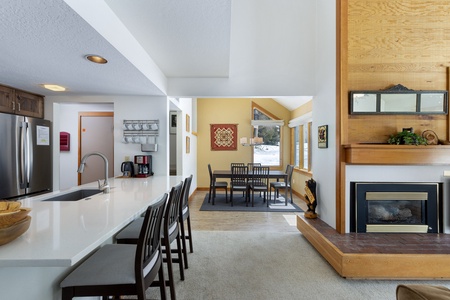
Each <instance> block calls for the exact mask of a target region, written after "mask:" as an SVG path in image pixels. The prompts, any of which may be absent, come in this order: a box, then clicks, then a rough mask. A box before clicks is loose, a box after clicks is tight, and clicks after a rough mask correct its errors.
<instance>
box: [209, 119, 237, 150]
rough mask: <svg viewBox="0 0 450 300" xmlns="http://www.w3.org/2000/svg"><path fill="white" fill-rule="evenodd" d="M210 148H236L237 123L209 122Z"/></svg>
mask: <svg viewBox="0 0 450 300" xmlns="http://www.w3.org/2000/svg"><path fill="white" fill-rule="evenodd" d="M210 131H211V150H213V151H222V150H237V136H238V135H237V124H211V129H210Z"/></svg>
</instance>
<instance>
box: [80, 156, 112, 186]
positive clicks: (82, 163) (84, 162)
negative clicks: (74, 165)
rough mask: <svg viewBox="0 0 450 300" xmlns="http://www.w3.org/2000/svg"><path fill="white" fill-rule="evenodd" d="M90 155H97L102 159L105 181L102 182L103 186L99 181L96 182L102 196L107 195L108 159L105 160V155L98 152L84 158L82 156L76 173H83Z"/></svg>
mask: <svg viewBox="0 0 450 300" xmlns="http://www.w3.org/2000/svg"><path fill="white" fill-rule="evenodd" d="M91 155H98V156H100V157H101V158H103V161H104V162H105V181H104V182H103V184H101V183H100V180H98V189H99V190H101V191H103V193H104V194H108V193H109V181H108V159H107V158H106V156H105V155H103V154H102V153H100V152H92V153H88V154H86V155H85V156H83V158H82V159H81V163H80V166H79V167H78V171H77V172H78V173H83V172H84V166H85V165H86V160H87V159H88V157H89V156H91Z"/></svg>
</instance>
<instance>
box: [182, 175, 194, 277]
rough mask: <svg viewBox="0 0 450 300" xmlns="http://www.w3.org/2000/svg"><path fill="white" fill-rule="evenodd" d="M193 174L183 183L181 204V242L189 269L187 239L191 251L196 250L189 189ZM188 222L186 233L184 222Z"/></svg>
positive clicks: (185, 264) (185, 263) (186, 266)
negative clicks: (193, 238)
mask: <svg viewBox="0 0 450 300" xmlns="http://www.w3.org/2000/svg"><path fill="white" fill-rule="evenodd" d="M192 177H193V175H192V174H191V175H190V176H189V177H186V179H185V180H184V183H183V189H182V190H181V204H180V232H181V242H182V244H183V256H184V267H185V268H186V269H187V268H188V267H189V265H188V258H187V247H186V240H189V249H190V252H191V253H193V252H194V247H193V243H192V230H191V216H190V211H189V191H190V189H191V183H192ZM185 222H186V224H187V230H188V233H187V234H186V228H185V227H184V223H185Z"/></svg>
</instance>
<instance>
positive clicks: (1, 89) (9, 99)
mask: <svg viewBox="0 0 450 300" xmlns="http://www.w3.org/2000/svg"><path fill="white" fill-rule="evenodd" d="M14 103H15V99H14V89H12V88H9V87H6V86H0V112H5V113H9V114H13V113H14Z"/></svg>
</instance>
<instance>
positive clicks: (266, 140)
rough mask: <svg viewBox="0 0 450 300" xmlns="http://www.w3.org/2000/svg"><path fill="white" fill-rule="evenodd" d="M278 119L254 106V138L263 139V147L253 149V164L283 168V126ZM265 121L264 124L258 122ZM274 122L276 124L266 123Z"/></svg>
mask: <svg viewBox="0 0 450 300" xmlns="http://www.w3.org/2000/svg"><path fill="white" fill-rule="evenodd" d="M277 120H278V118H276V117H275V116H273V115H271V114H270V113H269V112H267V111H265V110H264V109H263V108H261V107H259V106H258V105H256V104H253V121H252V124H253V126H254V130H253V137H260V138H262V139H263V144H262V145H256V146H254V147H253V162H258V163H261V164H262V165H265V166H270V167H281V166H282V160H281V144H282V143H281V128H282V127H281V126H282V121H281V125H280V122H277ZM258 121H263V122H258ZM264 121H274V122H264Z"/></svg>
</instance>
